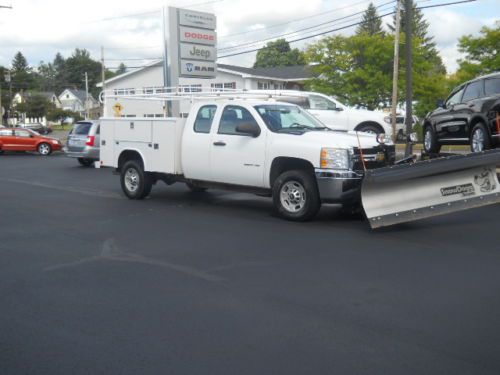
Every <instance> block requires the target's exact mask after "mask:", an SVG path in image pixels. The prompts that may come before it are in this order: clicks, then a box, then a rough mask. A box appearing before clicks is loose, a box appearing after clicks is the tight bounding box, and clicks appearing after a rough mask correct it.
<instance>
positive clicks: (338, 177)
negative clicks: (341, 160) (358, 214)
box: [315, 168, 363, 203]
mask: <svg viewBox="0 0 500 375" xmlns="http://www.w3.org/2000/svg"><path fill="white" fill-rule="evenodd" d="M315 174H316V182H317V184H318V191H319V196H320V199H321V202H323V203H347V202H351V201H355V200H357V199H359V196H360V189H361V180H362V178H363V175H361V174H359V173H356V172H354V171H345V172H343V171H332V170H330V169H319V168H317V169H315Z"/></svg>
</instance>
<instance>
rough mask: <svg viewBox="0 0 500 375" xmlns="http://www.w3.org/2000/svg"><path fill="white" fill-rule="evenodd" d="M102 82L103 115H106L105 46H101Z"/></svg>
mask: <svg viewBox="0 0 500 375" xmlns="http://www.w3.org/2000/svg"><path fill="white" fill-rule="evenodd" d="M101 82H102V93H103V94H102V95H103V97H102V100H103V102H104V103H103V108H102V115H103V116H105V115H106V67H105V66H104V46H101Z"/></svg>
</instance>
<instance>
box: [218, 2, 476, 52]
mask: <svg viewBox="0 0 500 375" xmlns="http://www.w3.org/2000/svg"><path fill="white" fill-rule="evenodd" d="M475 1H477V0H462V1H454V2H449V3H441V4H433V5H427V6H422V7H416V9H428V8H437V7H444V6H449V5H456V4H464V3H472V2H475ZM394 13H396V12H395V11H392V12H389V13H385V14H383V15H381V16H378V17H374V18H378V19H382V18H384V17H387V16H389V15H392V14H394ZM363 23H365V22H364V21H361V22H356V23H352V24H350V25H347V26H343V27H338V28H335V29H331V30H327V31H323V32H320V33H316V34H314V35H309V36H305V37H302V38H297V39H294V40H289V41H288V43H295V42H300V41H302V40H306V39H310V38H314V37H317V36H321V35H325V34H329V33H332V32H335V31H340V30H344V29H347V28H350V27H353V26H357V25H361V24H363ZM264 48H265V47H261V48H255V49H251V50H247V51H243V52H236V53H232V54H229V55H224V56H217V58H218V59H223V58H226V57H232V56H238V55H243V54H247V53H252V52H256V51H260V50H261V49H264Z"/></svg>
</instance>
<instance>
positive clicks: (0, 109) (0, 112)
mask: <svg viewBox="0 0 500 375" xmlns="http://www.w3.org/2000/svg"><path fill="white" fill-rule="evenodd" d="M0 9H12V6H10V5H0ZM8 77H9V82H10V72H9V76H8ZM5 82H7V76H6V77H5ZM10 96H11V97H12V83H11V84H10ZM10 101H12V99H10ZM9 110H10V105H9ZM4 111H5V112H7V109H5V110H4V109H3V107H2V85H1V84H0V125H3V115H4ZM8 125H9V115H8V114H7V126H8Z"/></svg>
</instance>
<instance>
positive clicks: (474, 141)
mask: <svg viewBox="0 0 500 375" xmlns="http://www.w3.org/2000/svg"><path fill="white" fill-rule="evenodd" d="M480 138H482V141H480ZM469 144H470V150H471V151H472V152H481V151H485V150H489V149H490V148H491V138H490V135H489V133H488V130H487V129H486V126H484V124H483V123H481V122H480V123H478V124H476V125H474V127H473V128H472V131H471V133H470V137H469Z"/></svg>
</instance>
